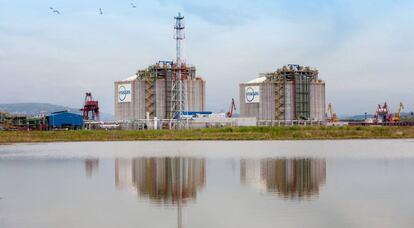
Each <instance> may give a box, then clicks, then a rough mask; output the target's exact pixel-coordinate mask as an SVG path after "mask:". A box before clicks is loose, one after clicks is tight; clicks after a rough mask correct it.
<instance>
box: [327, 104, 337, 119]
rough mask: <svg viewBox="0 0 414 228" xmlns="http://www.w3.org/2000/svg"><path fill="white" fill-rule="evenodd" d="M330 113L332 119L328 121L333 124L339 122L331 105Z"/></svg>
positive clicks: (329, 106)
mask: <svg viewBox="0 0 414 228" xmlns="http://www.w3.org/2000/svg"><path fill="white" fill-rule="evenodd" d="M328 112H329V115H330V117H328V121H329V122H332V123H335V122H338V118H337V116H336V112H334V111H333V109H332V104H331V103H329V105H328Z"/></svg>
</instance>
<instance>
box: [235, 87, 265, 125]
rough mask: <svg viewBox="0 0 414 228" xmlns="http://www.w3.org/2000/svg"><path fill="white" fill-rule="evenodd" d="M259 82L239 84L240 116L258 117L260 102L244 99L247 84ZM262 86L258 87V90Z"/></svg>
mask: <svg viewBox="0 0 414 228" xmlns="http://www.w3.org/2000/svg"><path fill="white" fill-rule="evenodd" d="M261 85H262V84H261V83H252V84H240V91H239V92H240V105H239V107H240V117H256V118H257V119H259V115H260V114H259V110H260V107H259V105H260V103H246V99H245V88H246V87H247V86H260V87H261ZM261 90H262V88H260V91H261Z"/></svg>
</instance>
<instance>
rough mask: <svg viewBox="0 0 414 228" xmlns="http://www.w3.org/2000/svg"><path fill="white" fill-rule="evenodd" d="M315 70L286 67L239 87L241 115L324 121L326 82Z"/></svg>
mask: <svg viewBox="0 0 414 228" xmlns="http://www.w3.org/2000/svg"><path fill="white" fill-rule="evenodd" d="M318 76H319V71H318V70H317V69H315V68H311V67H304V66H299V65H292V64H290V65H288V66H283V67H282V68H281V69H278V70H277V71H275V72H271V73H264V74H260V76H259V77H258V78H256V79H254V80H251V81H249V82H247V83H242V84H240V116H241V117H256V118H257V119H258V120H271V121H273V120H276V121H291V120H311V121H325V82H324V81H323V80H321V79H319V77H318Z"/></svg>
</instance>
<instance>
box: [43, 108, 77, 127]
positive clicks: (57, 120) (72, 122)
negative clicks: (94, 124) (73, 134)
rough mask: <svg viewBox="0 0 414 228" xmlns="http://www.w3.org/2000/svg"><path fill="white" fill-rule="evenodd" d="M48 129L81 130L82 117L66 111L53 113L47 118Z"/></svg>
mask: <svg viewBox="0 0 414 228" xmlns="http://www.w3.org/2000/svg"><path fill="white" fill-rule="evenodd" d="M47 122H48V125H49V128H70V129H82V127H83V116H82V115H79V114H75V113H71V112H68V111H62V112H53V113H51V114H50V115H48V116H47Z"/></svg>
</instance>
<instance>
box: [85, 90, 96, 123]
mask: <svg viewBox="0 0 414 228" xmlns="http://www.w3.org/2000/svg"><path fill="white" fill-rule="evenodd" d="M81 111H82V112H83V119H84V120H97V121H99V104H98V101H96V100H94V99H93V97H92V93H91V92H87V93H86V94H85V103H84V105H83V108H82V109H81ZM89 112H91V118H89Z"/></svg>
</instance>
